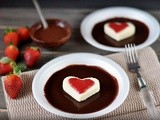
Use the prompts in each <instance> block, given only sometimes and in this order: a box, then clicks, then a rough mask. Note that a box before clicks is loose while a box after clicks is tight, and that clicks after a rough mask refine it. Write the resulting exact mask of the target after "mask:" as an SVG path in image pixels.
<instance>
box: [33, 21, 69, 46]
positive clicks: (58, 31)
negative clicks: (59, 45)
mask: <svg viewBox="0 0 160 120" xmlns="http://www.w3.org/2000/svg"><path fill="white" fill-rule="evenodd" d="M48 24H49V27H48V28H47V29H44V28H43V27H42V26H41V27H40V28H38V29H37V31H35V33H34V37H35V38H37V39H38V40H40V41H45V42H47V43H54V42H55V43H56V42H57V41H59V40H61V39H62V38H64V37H66V36H67V31H66V30H65V29H64V28H63V26H60V25H58V24H56V23H54V22H48Z"/></svg>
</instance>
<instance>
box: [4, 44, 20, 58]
mask: <svg viewBox="0 0 160 120" xmlns="http://www.w3.org/2000/svg"><path fill="white" fill-rule="evenodd" d="M4 54H5V56H7V57H9V58H11V59H12V60H14V61H16V59H17V57H18V56H19V49H18V48H17V47H16V46H15V45H13V44H10V45H8V46H7V47H6V48H5V50H4Z"/></svg>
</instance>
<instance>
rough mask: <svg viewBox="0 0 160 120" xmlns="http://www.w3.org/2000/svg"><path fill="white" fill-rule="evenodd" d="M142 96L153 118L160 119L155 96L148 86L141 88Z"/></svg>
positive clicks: (153, 119) (154, 119) (152, 119)
mask: <svg viewBox="0 0 160 120" xmlns="http://www.w3.org/2000/svg"><path fill="white" fill-rule="evenodd" d="M140 97H141V99H142V101H143V103H144V105H145V106H146V108H147V111H148V114H149V117H150V118H151V120H158V111H157V109H156V107H155V105H154V97H153V96H152V94H151V92H150V91H149V89H148V88H147V87H143V88H141V89H140Z"/></svg>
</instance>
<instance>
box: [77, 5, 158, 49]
mask: <svg viewBox="0 0 160 120" xmlns="http://www.w3.org/2000/svg"><path fill="white" fill-rule="evenodd" d="M114 17H125V18H130V19H134V20H139V21H141V22H143V23H145V24H146V25H147V26H148V28H149V36H148V38H147V40H146V41H145V42H144V43H142V44H140V45H137V49H141V48H144V47H147V46H149V45H151V44H152V43H154V42H155V41H156V40H157V38H158V37H159V34H160V25H159V23H158V21H157V20H156V19H155V18H154V17H153V16H152V15H150V14H148V13H147V12H144V11H142V10H139V9H136V8H130V7H108V8H104V9H100V10H97V11H95V12H93V13H91V14H89V15H88V16H87V17H86V18H85V19H84V20H83V21H82V23H81V26H80V31H81V34H82V36H83V38H84V39H85V40H86V41H87V42H88V43H89V44H91V45H93V46H94V47H97V48H99V49H102V50H106V51H113V52H121V51H124V48H118V47H110V46H106V45H103V44H100V43H98V42H97V41H96V40H95V39H94V38H93V37H92V34H91V32H92V29H93V27H94V25H95V24H97V23H99V22H101V21H104V20H107V19H110V18H114Z"/></svg>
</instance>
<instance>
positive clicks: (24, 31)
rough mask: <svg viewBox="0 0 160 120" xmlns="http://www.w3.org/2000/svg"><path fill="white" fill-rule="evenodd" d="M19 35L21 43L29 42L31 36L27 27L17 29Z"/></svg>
mask: <svg viewBox="0 0 160 120" xmlns="http://www.w3.org/2000/svg"><path fill="white" fill-rule="evenodd" d="M17 34H18V36H19V39H20V41H22V42H23V41H26V40H29V38H30V35H29V29H28V28H27V27H19V28H18V29H17Z"/></svg>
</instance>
